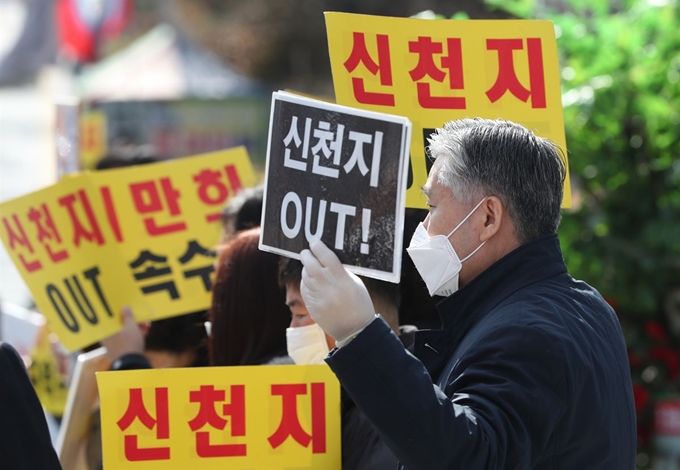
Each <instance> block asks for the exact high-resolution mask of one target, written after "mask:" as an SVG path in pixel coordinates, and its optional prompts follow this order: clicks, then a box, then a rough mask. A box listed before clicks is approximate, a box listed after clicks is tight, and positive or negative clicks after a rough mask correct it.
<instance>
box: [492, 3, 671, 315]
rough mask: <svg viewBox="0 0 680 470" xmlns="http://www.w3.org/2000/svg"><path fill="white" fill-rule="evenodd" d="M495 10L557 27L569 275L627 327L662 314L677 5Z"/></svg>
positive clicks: (667, 268)
mask: <svg viewBox="0 0 680 470" xmlns="http://www.w3.org/2000/svg"><path fill="white" fill-rule="evenodd" d="M548 4H552V5H557V6H556V7H555V8H559V9H560V10H559V11H557V10H554V9H551V8H550V7H546V6H545V4H543V5H541V6H539V5H538V4H534V2H533V1H532V0H514V1H508V0H503V1H502V2H500V1H496V0H494V2H492V3H491V5H496V6H498V7H502V8H503V9H505V10H507V11H509V12H511V13H513V14H514V15H516V16H519V17H524V18H545V19H550V20H552V21H553V22H554V24H555V31H556V34H557V36H558V39H557V43H558V50H559V53H560V65H561V70H562V92H563V104H564V107H565V109H564V119H565V126H566V132H567V147H568V148H569V163H570V174H571V177H572V191H573V192H574V196H575V197H574V200H575V204H574V208H573V209H572V210H569V211H565V214H564V217H563V221H562V226H561V229H560V236H561V239H562V248H563V251H564V257H565V260H566V262H567V266H568V267H569V270H570V273H571V274H572V276H574V277H576V278H580V279H583V280H585V281H587V282H589V283H590V284H592V285H594V286H596V287H597V288H598V289H599V290H600V291H601V292H602V293H603V294H604V295H605V296H608V297H611V298H614V299H616V301H617V304H618V313H619V315H620V316H621V317H623V318H624V319H630V320H639V319H642V318H645V317H652V316H655V315H657V314H658V313H659V311H660V308H661V304H662V301H663V298H664V296H665V294H666V292H667V291H668V289H669V288H670V287H673V286H678V285H680V189H679V183H680V33H678V29H677V27H678V25H680V14H679V8H678V3H677V1H674V0H670V1H666V2H663V0H661V1H660V0H646V1H643V0H627V1H626V0H624V1H623V2H606V1H602V0H568V1H567V2H565V3H559V4H557V3H552V2H550V3H548Z"/></svg>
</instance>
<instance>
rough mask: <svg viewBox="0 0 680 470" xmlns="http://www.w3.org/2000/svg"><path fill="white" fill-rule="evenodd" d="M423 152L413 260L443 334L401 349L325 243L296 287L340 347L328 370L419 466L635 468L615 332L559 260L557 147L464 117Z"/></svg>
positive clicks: (508, 126) (623, 355) (624, 364)
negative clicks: (427, 162) (429, 160)
mask: <svg viewBox="0 0 680 470" xmlns="http://www.w3.org/2000/svg"><path fill="white" fill-rule="evenodd" d="M429 151H430V155H431V156H432V157H434V158H435V162H434V165H433V167H432V170H431V172H430V175H429V178H428V180H427V183H426V184H425V187H424V188H423V191H424V193H425V195H426V196H427V204H428V206H429V208H430V212H429V214H428V216H427V217H426V218H425V220H424V221H423V222H422V223H421V224H420V225H419V227H418V228H417V229H416V232H415V233H414V235H413V238H412V240H411V243H410V246H409V248H408V253H409V255H410V256H411V258H412V259H413V262H414V264H415V266H416V268H417V269H418V272H419V273H420V274H421V276H422V277H423V280H424V281H425V284H426V285H427V288H428V290H429V292H430V295H433V296H434V295H439V296H445V297H446V298H445V299H444V300H442V301H441V302H440V303H439V304H438V306H437V308H438V310H439V313H440V317H441V321H442V329H441V330H429V331H422V332H418V333H417V334H416V342H415V347H414V355H412V354H410V353H409V352H407V351H406V350H405V349H404V348H403V346H402V345H401V342H400V341H399V339H398V338H397V337H396V335H394V334H393V333H392V331H391V330H390V328H389V326H388V325H387V324H386V323H385V321H384V320H382V318H381V317H380V316H379V315H376V312H374V311H373V306H372V304H371V299H370V297H369V296H368V293H367V292H366V289H365V288H364V286H363V284H362V283H361V281H360V280H359V279H358V278H357V277H356V276H354V275H353V274H351V273H349V272H348V271H346V270H345V269H344V268H343V266H342V265H341V264H340V261H339V260H338V258H337V257H336V256H335V254H334V253H333V252H332V251H331V250H330V249H328V248H327V247H326V246H325V245H324V244H323V243H322V242H320V241H315V242H312V243H311V244H310V250H311V251H310V250H304V251H303V252H302V253H301V256H302V262H303V264H304V270H303V273H302V284H301V293H302V296H303V299H304V301H305V304H306V305H307V308H308V310H309V312H310V314H311V316H312V318H313V319H314V320H315V321H316V322H317V323H318V324H319V326H321V328H322V329H323V330H324V331H325V332H326V333H328V334H329V335H330V336H332V337H333V338H334V339H335V341H336V348H335V349H333V350H332V351H331V352H330V354H329V355H328V356H327V358H326V362H327V363H328V364H329V365H330V367H331V368H332V369H333V371H334V372H335V374H336V375H337V376H338V378H339V380H340V382H341V384H342V386H343V387H344V388H345V389H346V390H347V392H348V393H349V395H350V397H351V398H352V399H353V400H354V402H355V403H356V404H357V405H358V406H359V408H360V409H361V410H362V411H363V412H364V413H365V414H366V416H368V418H369V419H370V420H371V422H372V423H373V424H374V425H375V427H376V428H377V429H378V431H379V433H380V434H381V437H382V438H383V440H384V441H385V442H386V443H387V444H388V446H389V447H390V448H391V449H392V451H393V452H394V454H395V455H396V456H397V457H398V458H399V460H400V461H401V462H402V465H403V466H404V467H405V468H407V469H409V470H416V469H423V470H425V469H426V470H434V469H465V470H475V469H551V470H555V469H565V470H566V469H569V470H573V469H615V470H632V469H634V468H635V452H636V450H635V448H636V433H635V414H634V403H633V394H632V385H631V379H630V369H629V365H628V357H627V352H626V346H625V343H624V339H623V335H622V332H621V327H620V325H619V322H618V320H617V318H616V314H615V312H614V311H613V310H612V309H611V307H610V306H609V305H607V303H606V302H605V301H604V300H603V299H602V297H601V296H600V294H599V293H598V292H597V291H596V290H595V289H593V288H592V287H590V286H589V285H587V284H585V283H584V282H581V281H576V280H574V279H572V278H571V277H570V276H569V275H568V274H567V269H566V266H565V264H564V261H563V259H562V254H561V251H560V245H559V239H558V237H557V234H556V231H557V227H558V226H559V222H560V205H561V201H562V196H563V184H564V179H565V176H566V170H565V166H564V163H563V161H562V159H561V157H560V153H559V151H558V149H557V148H556V147H555V146H554V145H553V144H552V143H550V142H549V141H547V140H545V139H542V138H540V137H537V136H535V135H534V134H533V133H532V132H531V131H529V130H527V129H526V128H524V127H522V126H520V125H518V124H515V123H512V122H508V121H501V120H496V121H491V120H485V119H463V120H460V121H453V122H449V123H447V124H446V125H445V126H444V127H443V128H442V129H438V130H437V132H436V133H435V134H434V135H433V136H432V138H431V139H430V147H429ZM378 313H379V312H378ZM433 383H434V386H433Z"/></svg>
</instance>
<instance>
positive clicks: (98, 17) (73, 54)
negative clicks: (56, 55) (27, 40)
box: [56, 0, 133, 62]
mask: <svg viewBox="0 0 680 470" xmlns="http://www.w3.org/2000/svg"><path fill="white" fill-rule="evenodd" d="M132 7H133V0H58V2H57V6H56V21H57V31H58V37H59V48H60V51H61V53H62V54H63V55H64V56H66V57H67V58H69V59H72V60H76V61H78V62H92V61H94V60H96V59H97V44H98V42H99V41H100V40H101V39H103V38H106V39H112V38H115V37H116V36H118V35H119V34H120V33H121V32H122V31H123V30H124V29H125V27H126V26H127V24H128V21H129V20H130V17H131V14H132Z"/></svg>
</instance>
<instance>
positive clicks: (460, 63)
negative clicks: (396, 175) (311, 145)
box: [326, 13, 571, 208]
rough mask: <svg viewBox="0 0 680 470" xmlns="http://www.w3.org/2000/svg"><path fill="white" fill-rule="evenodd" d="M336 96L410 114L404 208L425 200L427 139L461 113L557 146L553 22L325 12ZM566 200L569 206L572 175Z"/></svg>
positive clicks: (559, 127)
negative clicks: (511, 125)
mask: <svg viewBox="0 0 680 470" xmlns="http://www.w3.org/2000/svg"><path fill="white" fill-rule="evenodd" d="M326 27H327V30H328V47H329V50H330V58H331V68H332V71H333V83H334V86H335V95H336V99H337V102H338V104H343V105H347V106H354V107H359V108H365V109H370V110H373V111H381V112H384V113H391V114H398V115H402V116H406V117H408V118H409V119H410V120H411V121H412V123H413V136H412V139H411V165H410V169H409V179H408V189H407V193H406V205H407V207H416V208H424V207H425V200H424V198H423V197H422V196H421V194H420V187H421V186H422V185H423V184H424V183H425V181H426V180H427V174H428V171H429V168H430V166H431V162H430V161H429V160H428V159H427V158H426V156H425V147H426V146H427V138H428V136H429V135H430V134H431V133H432V132H433V131H434V129H436V128H438V127H441V126H442V125H443V124H444V123H445V122H447V121H451V120H454V119H461V118H465V117H483V118H488V119H497V118H502V119H508V120H511V121H515V122H519V123H521V124H523V125H525V126H526V127H528V128H529V129H531V130H533V131H535V132H536V133H537V134H538V135H540V136H542V137H546V138H549V139H551V140H552V141H553V142H555V143H556V144H557V145H558V146H560V147H561V148H562V149H563V150H564V155H565V158H566V140H565V135H564V117H563V114H562V100H561V94H560V79H559V64H558V60H557V44H556V40H555V32H554V28H553V24H552V23H551V22H549V21H527V20H516V21H514V20H513V21H510V20H422V19H413V18H389V17H376V16H367V15H354V14H347V13H326ZM562 206H563V207H570V206H571V191H570V185H569V179H568V177H567V181H565V188H564V199H563V202H562Z"/></svg>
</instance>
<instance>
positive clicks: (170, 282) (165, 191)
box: [0, 147, 255, 351]
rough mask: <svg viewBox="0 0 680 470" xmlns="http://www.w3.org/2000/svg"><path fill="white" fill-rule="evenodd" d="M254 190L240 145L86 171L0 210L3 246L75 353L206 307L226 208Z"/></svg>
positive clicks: (247, 160) (253, 177)
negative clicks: (124, 318) (135, 326)
mask: <svg viewBox="0 0 680 470" xmlns="http://www.w3.org/2000/svg"><path fill="white" fill-rule="evenodd" d="M254 183H255V176H254V174H253V170H252V167H251V165H250V160H249V159H248V155H247V153H246V152H245V149H244V148H242V147H239V148H236V149H231V150H225V151H220V152H214V153H211V154H207V155H203V156H197V157H191V158H187V159H181V160H175V161H172V162H167V163H158V164H153V165H146V166H144V167H134V168H124V169H119V170H107V171H104V172H98V173H83V174H79V175H75V176H68V177H65V178H63V179H62V180H61V181H60V182H59V183H58V184H56V185H53V186H51V187H49V188H46V189H44V190H41V191H37V192H35V193H32V194H30V195H28V196H24V197H21V198H18V199H15V200H12V201H9V202H6V203H4V204H0V239H1V240H2V242H3V243H4V245H5V247H6V248H7V250H8V252H9V254H10V256H11V257H12V260H13V261H14V263H15V265H16V266H17V268H18V269H19V272H20V273H21V275H22V277H23V279H24V281H25V282H26V284H27V285H28V287H29V288H30V290H31V293H32V294H33V296H34V299H35V302H36V305H37V306H38V308H39V309H40V310H41V311H42V313H43V314H44V315H45V317H46V318H47V322H48V326H49V327H50V329H51V330H52V331H54V332H55V333H56V334H57V336H58V337H59V339H60V341H61V343H62V344H63V345H64V346H65V347H66V348H68V349H69V350H71V351H73V350H75V349H79V348H82V347H84V346H87V345H89V344H92V343H94V342H96V341H98V340H100V339H101V338H104V337H106V336H109V335H111V334H113V333H115V332H116V331H118V330H119V329H120V316H119V315H120V312H121V310H122V308H123V306H131V307H132V309H133V312H134V314H135V318H136V319H137V320H139V321H142V320H154V319H161V318H167V317H171V316H175V315H181V314H185V313H190V312H194V311H198V310H203V309H206V308H207V307H208V306H209V303H210V286H211V276H212V271H213V262H214V257H215V254H214V253H213V252H212V251H211V248H212V247H213V246H214V245H215V244H216V243H217V240H218V238H219V232H220V223H219V213H220V209H221V207H222V205H223V204H224V203H225V202H226V201H227V200H228V198H229V197H231V196H232V195H234V194H235V193H236V191H238V190H239V189H240V188H241V187H247V186H251V185H252V184H254Z"/></svg>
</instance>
